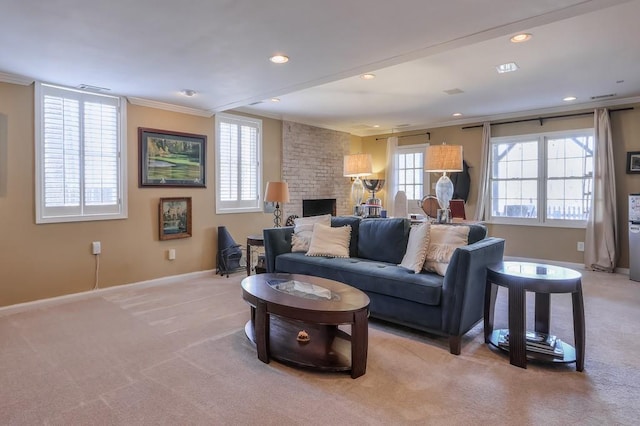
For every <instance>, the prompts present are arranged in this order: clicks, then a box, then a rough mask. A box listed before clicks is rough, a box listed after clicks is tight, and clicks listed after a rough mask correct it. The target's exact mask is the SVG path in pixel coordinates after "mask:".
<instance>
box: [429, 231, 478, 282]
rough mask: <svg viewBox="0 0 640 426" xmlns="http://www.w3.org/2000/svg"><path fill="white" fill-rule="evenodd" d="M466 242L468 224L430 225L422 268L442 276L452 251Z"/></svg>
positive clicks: (467, 239)
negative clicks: (425, 257)
mask: <svg viewBox="0 0 640 426" xmlns="http://www.w3.org/2000/svg"><path fill="white" fill-rule="evenodd" d="M468 243H469V227H468V226H458V225H431V227H430V231H429V247H428V248H427V259H426V260H425V262H424V269H426V270H427V271H430V272H435V273H437V274H438V275H442V276H443V277H444V275H445V274H446V273H447V268H448V267H449V261H451V256H453V252H454V251H456V249H457V248H458V247H463V246H466V245H467V244H468Z"/></svg>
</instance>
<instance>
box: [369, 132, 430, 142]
mask: <svg viewBox="0 0 640 426" xmlns="http://www.w3.org/2000/svg"><path fill="white" fill-rule="evenodd" d="M424 135H427V139H428V140H431V132H426V133H416V134H415V135H402V136H396V137H397V138H410V137H411V136H424ZM390 137H392V136H388V137H386V138H376V140H377V141H379V140H382V139H389V138H390Z"/></svg>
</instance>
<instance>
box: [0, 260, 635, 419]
mask: <svg viewBox="0 0 640 426" xmlns="http://www.w3.org/2000/svg"><path fill="white" fill-rule="evenodd" d="M242 278H243V276H242V274H236V275H235V276H232V277H230V278H228V279H227V278H221V277H215V276H211V277H207V278H195V279H189V280H185V281H182V282H177V283H172V284H163V285H158V286H153V287H147V288H141V287H135V286H130V287H126V288H118V289H113V290H110V291H107V292H103V293H94V294H92V295H90V296H89V297H85V298H83V299H82V300H60V301H56V302H55V303H52V304H45V305H35V306H32V307H28V308H26V309H21V310H19V311H16V310H15V309H13V310H12V309H9V310H2V311H0V424H2V425H22V424H24V425H37V424H47V425H85V424H86V425H160V424H167V425H212V424H273V425H284V424H310V425H315V424H317V425H327V424H349V425H359V424H381V425H382V424H385V425H388V424H434V425H482V424H487V425H488V424H513V425H527V424H531V425H567V424H580V425H612V424H623V425H626V424H628V425H631V424H637V422H638V419H640V404H639V403H638V401H639V400H640V373H639V371H638V366H639V365H640V363H639V362H638V360H637V358H638V354H640V331H639V330H640V284H639V283H636V282H633V281H629V280H628V279H627V277H626V276H623V275H615V274H614V275H611V274H603V273H592V272H584V280H583V284H584V293H585V310H586V317H587V348H586V363H585V371H584V372H583V373H579V372H576V371H575V368H574V365H573V364H569V365H548V364H529V367H528V368H527V369H526V370H525V369H520V368H517V367H513V366H511V365H510V364H509V362H508V357H507V356H506V355H505V354H503V353H500V352H497V351H495V350H491V349H489V348H488V347H487V346H486V345H485V344H484V343H483V336H482V325H481V324H480V325H478V326H476V327H475V328H474V329H473V330H472V331H471V332H470V333H469V334H468V336H467V337H466V338H465V339H464V341H463V346H462V354H461V355H460V356H454V355H451V354H449V352H448V349H447V341H446V339H443V338H437V337H433V336H428V335H425V334H423V333H417V332H412V331H410V330H407V329H403V328H398V327H393V326H391V325H389V324H384V323H381V322H377V321H371V322H370V327H369V328H370V338H369V359H368V365H367V373H366V374H365V375H364V376H362V377H360V378H358V379H355V380H353V379H351V378H350V376H349V375H348V374H346V373H344V374H338V373H329V374H326V373H317V372H312V371H307V370H300V369H295V368H291V367H288V366H285V365H281V364H279V363H277V362H274V361H272V362H271V363H270V364H263V363H262V362H260V361H259V360H258V359H257V357H256V353H255V348H254V347H253V346H252V345H251V344H250V343H249V342H248V340H247V339H246V337H245V336H244V332H243V330H242V328H243V325H244V323H245V322H246V321H247V319H248V317H249V307H248V306H247V305H246V304H245V303H244V302H243V301H242V300H241V290H240V285H239V283H240V281H241V279H242ZM528 299H529V300H528V302H529V311H530V312H529V315H528V320H529V322H530V323H531V322H532V318H533V314H532V302H533V297H532V296H529V297H528ZM551 308H552V319H551V329H552V333H554V334H557V335H558V336H559V337H561V338H563V339H565V340H567V341H570V342H571V341H572V338H573V334H572V322H571V298H570V296H569V295H553V296H552V298H551ZM505 312H506V291H504V290H502V289H501V290H500V292H499V294H498V303H497V312H496V326H497V327H505V326H506V322H507V319H506V314H505Z"/></svg>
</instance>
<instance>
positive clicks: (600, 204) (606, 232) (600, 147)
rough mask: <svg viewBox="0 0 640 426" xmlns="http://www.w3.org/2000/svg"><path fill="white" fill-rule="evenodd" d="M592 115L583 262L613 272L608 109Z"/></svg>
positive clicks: (613, 186)
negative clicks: (590, 198)
mask: <svg viewBox="0 0 640 426" xmlns="http://www.w3.org/2000/svg"><path fill="white" fill-rule="evenodd" d="M593 115H594V136H595V139H594V155H593V163H594V164H593V202H592V203H591V204H592V205H591V210H590V214H589V219H588V220H587V230H586V237H585V248H584V265H585V267H586V268H587V269H591V270H594V271H606V272H613V271H614V270H615V267H616V263H617V260H618V253H617V247H618V220H617V218H618V214H617V209H616V182H615V169H614V163H613V141H612V140H611V124H610V122H609V111H608V110H607V109H606V108H596V110H595V111H594V113H593Z"/></svg>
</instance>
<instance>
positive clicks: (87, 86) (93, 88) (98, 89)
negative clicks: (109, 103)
mask: <svg viewBox="0 0 640 426" xmlns="http://www.w3.org/2000/svg"><path fill="white" fill-rule="evenodd" d="M77 88H78V89H80V90H91V91H92V92H108V91H110V90H111V89H109V88H107V87H100V86H92V85H90V84H79V85H78V86H77Z"/></svg>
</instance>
